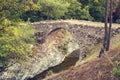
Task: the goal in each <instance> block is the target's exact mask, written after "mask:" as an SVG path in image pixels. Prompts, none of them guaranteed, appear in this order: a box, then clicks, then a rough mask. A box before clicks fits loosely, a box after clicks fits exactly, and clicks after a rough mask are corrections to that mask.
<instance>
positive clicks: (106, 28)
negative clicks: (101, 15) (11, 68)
mask: <svg viewBox="0 0 120 80" xmlns="http://www.w3.org/2000/svg"><path fill="white" fill-rule="evenodd" d="M107 24H108V0H106V6H105V32H104V42H103V48H104V50H106V45H107V37H108V36H107V33H108V25H107Z"/></svg>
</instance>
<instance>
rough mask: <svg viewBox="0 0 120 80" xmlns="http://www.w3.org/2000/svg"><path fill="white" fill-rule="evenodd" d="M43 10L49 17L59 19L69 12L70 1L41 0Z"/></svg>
mask: <svg viewBox="0 0 120 80" xmlns="http://www.w3.org/2000/svg"><path fill="white" fill-rule="evenodd" d="M39 3H40V5H41V6H42V7H41V9H42V12H43V13H44V14H45V15H47V19H50V18H52V19H56V18H57V19H58V18H60V17H61V16H63V15H64V13H65V12H67V8H68V6H69V3H68V2H66V1H65V0H39Z"/></svg>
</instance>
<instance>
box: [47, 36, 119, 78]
mask: <svg viewBox="0 0 120 80" xmlns="http://www.w3.org/2000/svg"><path fill="white" fill-rule="evenodd" d="M119 41H120V34H117V35H115V36H114V37H113V38H112V40H111V48H110V51H109V52H107V54H104V55H103V56H102V57H101V58H95V59H93V60H90V61H88V62H86V63H84V64H82V65H79V66H77V67H72V68H70V69H69V70H66V71H64V72H61V73H59V74H56V75H53V76H50V77H48V78H46V79H45V80H119V79H118V78H116V77H115V76H114V75H113V73H112V70H113V67H114V63H115V62H116V61H119V60H120V42H119Z"/></svg>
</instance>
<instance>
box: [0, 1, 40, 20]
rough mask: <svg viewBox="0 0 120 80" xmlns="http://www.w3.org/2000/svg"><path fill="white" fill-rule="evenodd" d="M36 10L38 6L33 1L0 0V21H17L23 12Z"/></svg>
mask: <svg viewBox="0 0 120 80" xmlns="http://www.w3.org/2000/svg"><path fill="white" fill-rule="evenodd" d="M38 8H39V5H38V3H36V1H34V0H2V1H0V21H1V22H2V21H3V20H4V19H8V20H11V21H17V20H19V19H20V16H21V15H22V14H23V13H24V12H25V11H28V10H33V9H38Z"/></svg>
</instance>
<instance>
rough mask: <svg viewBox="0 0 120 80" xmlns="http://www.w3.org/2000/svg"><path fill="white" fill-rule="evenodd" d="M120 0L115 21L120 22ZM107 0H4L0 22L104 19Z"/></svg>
mask: <svg viewBox="0 0 120 80" xmlns="http://www.w3.org/2000/svg"><path fill="white" fill-rule="evenodd" d="M119 2H120V1H119V0H114V2H113V4H114V7H113V22H116V23H120V15H119V14H120V10H119V9H120V5H119ZM104 11H105V0H14V1H13V0H3V1H0V22H1V23H2V22H3V21H4V20H5V19H7V20H8V21H15V22H16V21H21V20H22V21H31V22H36V21H41V20H48V19H51V20H56V19H79V20H81V19H82V20H91V21H99V22H103V21H104Z"/></svg>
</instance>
